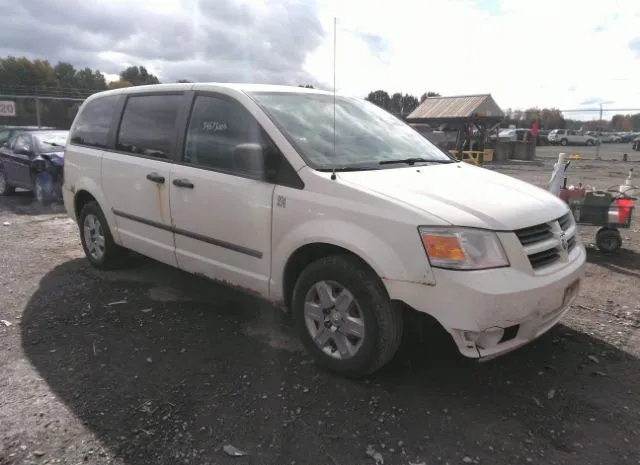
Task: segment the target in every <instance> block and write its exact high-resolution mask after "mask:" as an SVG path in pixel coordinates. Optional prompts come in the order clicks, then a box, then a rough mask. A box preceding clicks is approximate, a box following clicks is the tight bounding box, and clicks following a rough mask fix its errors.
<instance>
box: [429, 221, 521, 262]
mask: <svg viewBox="0 0 640 465" xmlns="http://www.w3.org/2000/svg"><path fill="white" fill-rule="evenodd" d="M418 230H419V232H420V237H421V239H422V245H423V246H424V250H425V252H426V253H427V257H429V262H430V263H431V266H433V267H436V268H445V269H450V270H485V269H488V268H501V267H505V266H509V260H508V259H507V256H506V254H505V253H504V249H503V248H502V244H501V243H500V239H498V236H497V235H496V233H494V232H492V231H485V230H482V229H466V228H429V227H420V228H418Z"/></svg>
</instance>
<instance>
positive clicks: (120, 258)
mask: <svg viewBox="0 0 640 465" xmlns="http://www.w3.org/2000/svg"><path fill="white" fill-rule="evenodd" d="M78 225H79V226H80V240H81V242H82V248H83V249H84V254H85V255H86V257H87V260H89V262H90V263H91V264H92V265H93V266H94V267H96V268H98V269H100V270H113V269H118V268H122V267H124V265H125V264H126V258H127V257H128V250H127V249H124V248H122V247H120V246H119V245H118V244H116V243H115V242H114V241H113V236H112V235H111V230H110V229H109V224H108V223H107V219H106V218H105V216H104V213H102V209H101V208H100V206H99V205H98V203H97V202H93V201H92V202H88V203H87V204H86V205H85V206H84V207H82V210H81V211H80V217H79V221H78Z"/></svg>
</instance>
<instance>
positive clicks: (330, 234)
mask: <svg viewBox="0 0 640 465" xmlns="http://www.w3.org/2000/svg"><path fill="white" fill-rule="evenodd" d="M397 240H398V243H396V244H394V247H391V245H390V244H389V242H388V240H384V239H383V238H382V237H380V236H379V235H378V234H376V233H374V232H373V231H369V230H367V229H365V228H363V227H361V226H359V225H357V224H355V223H350V222H347V221H341V220H320V219H319V220H313V221H309V222H307V223H303V224H300V225H298V226H296V227H295V228H293V229H292V230H290V231H289V232H288V233H287V234H286V235H285V236H284V237H283V238H282V240H280V241H279V243H278V245H277V246H276V248H275V249H274V251H273V262H272V268H271V270H272V273H271V283H270V297H271V299H272V300H273V301H282V300H283V297H284V296H283V284H284V270H285V266H286V264H287V261H288V260H289V258H290V257H291V256H292V255H293V254H294V253H295V251H296V250H298V249H300V248H301V247H303V246H305V245H309V244H314V243H324V244H331V245H335V246H338V247H341V248H343V249H346V250H348V251H350V252H352V253H354V254H356V255H357V256H359V257H360V258H361V259H362V260H364V261H365V262H366V263H367V264H368V265H369V266H370V267H371V268H372V269H373V270H374V271H375V273H376V274H377V275H378V276H379V277H380V278H381V280H382V282H383V283H384V285H385V287H386V288H387V291H388V292H389V295H390V296H391V298H393V297H394V296H393V295H392V293H393V288H392V287H391V286H389V282H390V281H408V282H421V283H422V284H425V285H434V284H435V278H434V276H433V274H432V272H431V269H430V267H429V264H428V260H427V259H426V257H424V258H418V259H417V260H416V256H415V253H414V252H413V250H412V251H411V253H407V251H408V249H407V247H409V248H410V247H411V246H410V245H406V244H402V243H401V242H402V238H400V237H398V239H397ZM396 250H402V251H403V252H405V253H403V254H402V256H401V255H400V254H399V253H397V252H396ZM411 259H413V260H411Z"/></svg>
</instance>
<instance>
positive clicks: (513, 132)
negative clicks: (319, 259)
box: [487, 128, 532, 142]
mask: <svg viewBox="0 0 640 465" xmlns="http://www.w3.org/2000/svg"><path fill="white" fill-rule="evenodd" d="M531 137H532V135H531V129H526V128H507V129H500V132H499V133H498V134H496V133H495V132H493V133H492V134H490V135H489V136H488V137H487V139H488V140H490V141H493V142H496V141H501V142H515V141H518V140H520V141H523V140H530V139H531Z"/></svg>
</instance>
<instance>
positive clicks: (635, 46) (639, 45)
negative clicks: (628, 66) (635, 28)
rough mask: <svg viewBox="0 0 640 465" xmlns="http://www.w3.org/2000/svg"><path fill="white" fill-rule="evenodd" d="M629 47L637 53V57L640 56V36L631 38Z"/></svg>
mask: <svg viewBox="0 0 640 465" xmlns="http://www.w3.org/2000/svg"><path fill="white" fill-rule="evenodd" d="M629 49H631V51H632V52H634V53H635V55H636V58H640V36H638V37H634V38H633V39H631V41H630V42H629Z"/></svg>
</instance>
